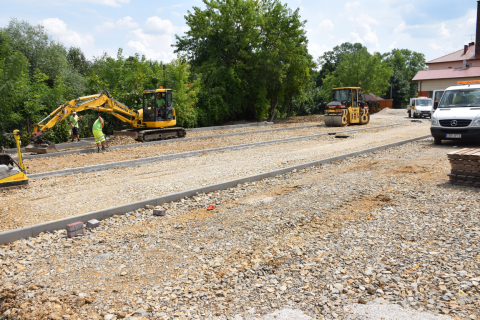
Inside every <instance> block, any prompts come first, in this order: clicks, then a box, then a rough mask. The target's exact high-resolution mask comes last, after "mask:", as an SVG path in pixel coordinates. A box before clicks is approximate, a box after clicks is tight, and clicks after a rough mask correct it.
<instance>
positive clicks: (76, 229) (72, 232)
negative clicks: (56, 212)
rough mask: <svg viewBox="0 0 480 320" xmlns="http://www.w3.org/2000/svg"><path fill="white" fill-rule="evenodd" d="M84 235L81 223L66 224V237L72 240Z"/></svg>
mask: <svg viewBox="0 0 480 320" xmlns="http://www.w3.org/2000/svg"><path fill="white" fill-rule="evenodd" d="M83 234H85V231H84V230H83V223H82V222H81V221H78V222H74V223H70V224H67V237H69V238H73V237H76V236H80V235H83Z"/></svg>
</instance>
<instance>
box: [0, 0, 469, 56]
mask: <svg viewBox="0 0 480 320" xmlns="http://www.w3.org/2000/svg"><path fill="white" fill-rule="evenodd" d="M283 2H284V3H287V4H288V5H289V6H290V7H291V8H293V9H296V8H300V14H301V16H302V18H303V19H304V20H307V21H308V22H307V24H306V29H307V31H308V32H307V35H308V39H309V51H310V53H311V54H312V55H313V56H314V58H315V59H316V58H318V57H319V56H320V55H321V54H322V53H323V52H325V51H328V50H331V48H333V47H334V46H336V45H338V44H341V43H342V42H345V41H349V42H361V43H363V44H364V45H365V46H367V48H368V49H369V51H371V52H374V51H378V52H381V53H383V52H387V51H390V50H391V49H393V48H407V49H410V50H414V51H418V52H421V53H424V54H425V56H426V58H427V61H428V60H431V59H435V58H437V57H440V56H442V55H445V54H447V53H450V52H453V51H456V50H460V49H461V48H463V45H464V44H466V43H468V42H470V41H471V39H472V38H471V36H470V35H471V34H474V33H475V29H476V28H475V25H476V7H477V1H475V0H458V1H452V0H448V1H447V0H435V1H434V0H358V1H357V0H353V1H331V0H328V1H324V0H316V1H315V0H289V1H283ZM193 6H200V7H202V6H203V2H202V1H201V0H184V1H182V0H180V1H166V0H157V1H150V0H40V1H38V0H36V1H34V0H0V8H2V10H1V11H0V27H4V26H6V25H7V24H8V22H9V21H10V19H11V18H16V19H19V20H26V21H28V22H30V23H31V24H38V23H41V24H43V25H44V26H45V28H46V29H47V30H48V32H49V34H50V35H51V37H52V38H53V39H56V40H60V41H61V42H62V43H64V44H65V45H66V46H71V45H74V46H79V47H81V48H82V49H83V51H84V52H85V54H86V55H87V57H88V58H91V57H92V56H99V55H101V54H102V53H103V52H107V53H108V54H109V55H111V56H115V55H116V53H117V50H118V48H123V50H124V55H132V54H134V53H139V54H144V55H146V57H147V58H149V59H156V60H163V61H165V62H168V61H170V60H172V59H173V58H174V57H175V54H174V53H173V48H171V46H170V45H171V44H173V43H174V42H175V34H178V35H182V34H183V32H185V31H186V30H188V29H187V25H186V24H185V19H184V15H185V14H186V13H187V10H191V8H192V7H193ZM473 41H475V36H473Z"/></svg>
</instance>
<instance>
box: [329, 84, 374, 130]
mask: <svg viewBox="0 0 480 320" xmlns="http://www.w3.org/2000/svg"><path fill="white" fill-rule="evenodd" d="M368 122H370V113H369V110H368V105H367V103H366V102H365V98H364V97H363V95H362V89H361V88H360V87H344V88H334V89H333V101H332V102H330V103H329V104H327V106H326V107H325V125H326V126H327V127H345V126H347V125H349V124H367V123H368Z"/></svg>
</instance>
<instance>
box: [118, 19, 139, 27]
mask: <svg viewBox="0 0 480 320" xmlns="http://www.w3.org/2000/svg"><path fill="white" fill-rule="evenodd" d="M116 25H117V27H118V28H121V29H133V28H138V23H136V22H133V19H132V17H130V16H126V17H125V18H123V19H120V20H118V21H117V23H116Z"/></svg>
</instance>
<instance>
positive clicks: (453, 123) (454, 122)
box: [450, 120, 458, 127]
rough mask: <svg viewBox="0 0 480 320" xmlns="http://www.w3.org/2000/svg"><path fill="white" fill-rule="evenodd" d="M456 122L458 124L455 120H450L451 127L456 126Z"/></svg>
mask: <svg viewBox="0 0 480 320" xmlns="http://www.w3.org/2000/svg"><path fill="white" fill-rule="evenodd" d="M457 124H458V122H457V120H452V122H450V125H451V126H452V127H456V126H457Z"/></svg>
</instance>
